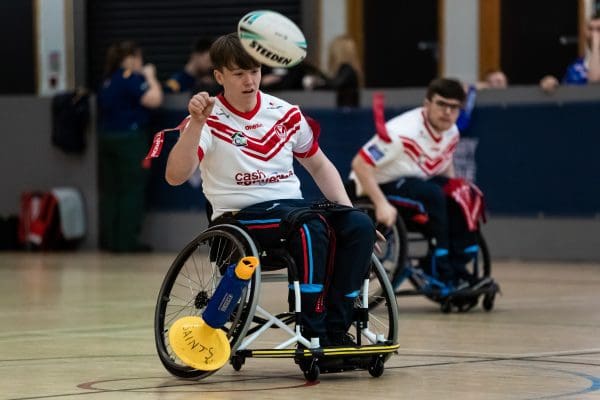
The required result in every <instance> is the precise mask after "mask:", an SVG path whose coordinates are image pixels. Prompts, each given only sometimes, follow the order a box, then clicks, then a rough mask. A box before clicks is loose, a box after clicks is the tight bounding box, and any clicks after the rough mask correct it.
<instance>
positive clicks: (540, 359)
mask: <svg viewBox="0 0 600 400" xmlns="http://www.w3.org/2000/svg"><path fill="white" fill-rule="evenodd" d="M599 353H600V351H599V350H597V349H594V350H592V351H576V352H554V353H538V354H533V355H525V356H517V357H490V356H474V355H469V354H454V355H450V354H420V353H419V354H417V353H415V354H406V353H404V354H402V355H406V356H416V357H423V356H427V357H435V356H437V357H455V358H475V359H474V360H460V361H445V362H437V363H427V364H416V365H404V366H386V369H408V368H422V367H435V366H446V365H460V364H474V363H488V362H502V361H530V362H533V363H550V364H553V363H554V364H556V363H563V364H564V363H569V364H574V365H585V366H590V365H591V366H597V367H600V364H588V363H580V362H575V361H572V362H565V361H562V360H559V361H556V360H547V359H545V358H546V357H568V356H577V355H596V354H599ZM402 355H400V356H402ZM138 356H139V355H138ZM72 358H77V357H72ZM32 361H33V360H32ZM536 368H541V369H545V370H554V371H559V372H563V373H567V374H571V375H576V376H578V377H582V378H584V379H587V380H589V381H590V382H591V385H590V386H589V387H587V388H585V389H582V390H578V391H575V392H569V393H562V394H553V395H549V396H545V397H535V398H532V399H536V400H542V399H554V398H558V397H563V396H575V395H580V394H586V393H591V392H595V391H598V390H600V377H595V376H593V375H588V374H584V373H579V372H575V371H565V370H558V369H551V368H543V367H536ZM294 377H297V375H293V376H292V375H284V376H281V377H279V378H294ZM135 379H164V377H137V378H126V379H111V380H104V381H92V382H86V383H82V384H79V385H77V386H78V387H79V388H82V389H86V390H90V391H89V392H78V393H63V394H56V395H42V396H34V397H18V398H13V399H9V400H35V399H48V398H56V397H63V396H64V397H67V396H80V395H90V394H97V393H107V392H143V393H152V392H154V391H156V390H157V389H163V388H169V387H182V386H198V385H203V386H208V385H215V384H223V383H228V381H227V380H225V381H217V382H206V381H202V382H193V383H189V382H188V381H186V382H185V383H184V382H181V383H177V384H172V385H160V386H148V387H138V388H126V389H100V388H95V387H94V385H95V384H98V383H105V382H117V381H126V380H135ZM268 379H273V377H272V376H270V377H245V378H242V379H241V380H244V381H249V380H256V381H260V380H268ZM233 380H234V381H237V382H239V381H240V378H239V377H238V378H234V379H233ZM316 384H318V381H317V382H315V383H313V385H316ZM305 386H312V385H306V382H305V383H304V384H302V385H292V386H285V387H275V388H260V389H247V388H246V389H244V390H240V391H245V392H248V391H265V390H279V389H291V388H300V387H305ZM234 391H236V390H230V389H228V390H215V391H211V390H209V391H206V392H211V393H227V392H234ZM160 392H161V393H186V392H187V391H182V390H178V391H174V392H165V391H164V390H160ZM193 392H194V393H196V392H197V391H193Z"/></svg>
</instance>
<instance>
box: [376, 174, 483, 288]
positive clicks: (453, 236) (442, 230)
mask: <svg viewBox="0 0 600 400" xmlns="http://www.w3.org/2000/svg"><path fill="white" fill-rule="evenodd" d="M447 182H448V178H446V177H441V176H436V177H433V178H431V179H428V180H424V179H420V178H411V177H408V178H400V179H398V180H397V181H394V182H389V183H385V184H382V185H380V187H381V190H382V191H383V192H384V193H385V194H386V196H387V197H388V200H390V202H391V203H392V204H394V202H395V201H394V200H397V202H398V203H401V202H402V200H409V201H416V202H418V203H421V204H422V207H423V209H424V211H426V212H427V215H428V216H429V222H428V223H429V229H430V231H431V234H432V237H433V239H434V242H433V243H434V247H435V251H434V256H437V261H438V262H437V267H438V271H439V275H440V277H441V278H442V279H443V280H447V281H452V280H455V279H457V278H464V277H465V276H464V275H465V274H466V270H465V264H466V262H467V261H468V260H469V259H470V258H471V254H472V253H470V252H469V250H468V249H469V248H472V246H473V245H475V244H476V243H477V238H476V232H471V231H469V229H468V227H467V223H466V221H465V218H464V216H463V214H462V211H461V209H460V207H459V205H458V204H457V203H456V202H455V201H454V200H452V199H451V198H449V197H448V196H446V194H445V193H444V191H443V187H444V185H445V184H446V183H447ZM465 250H466V251H465ZM434 262H435V261H434Z"/></svg>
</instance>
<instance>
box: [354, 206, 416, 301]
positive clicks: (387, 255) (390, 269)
mask: <svg viewBox="0 0 600 400" xmlns="http://www.w3.org/2000/svg"><path fill="white" fill-rule="evenodd" d="M355 207H357V208H359V209H361V210H364V211H365V212H366V213H367V214H368V215H369V217H371V220H373V221H375V207H374V206H373V204H371V203H368V202H367V203H362V202H357V203H356V204H355ZM381 233H382V234H384V236H385V238H386V242H385V243H381V242H378V244H379V250H377V249H375V255H376V256H377V259H378V260H379V261H380V262H381V265H382V266H383V269H384V270H385V273H386V275H387V277H388V279H389V281H390V282H391V285H392V288H397V287H398V286H400V284H401V283H402V281H403V280H404V278H405V276H404V275H405V274H404V270H405V267H406V261H407V254H408V247H407V242H408V240H407V233H406V227H405V225H404V221H403V220H402V218H398V219H397V220H396V224H395V225H394V226H392V227H391V228H389V229H388V230H387V231H386V232H381ZM369 292H372V294H373V296H372V297H373V299H374V300H375V301H377V300H380V299H382V297H381V296H380V295H381V294H382V293H383V292H382V287H381V286H379V285H378V282H377V281H372V282H371V286H370V289H369ZM376 305H377V303H373V304H369V307H372V306H376Z"/></svg>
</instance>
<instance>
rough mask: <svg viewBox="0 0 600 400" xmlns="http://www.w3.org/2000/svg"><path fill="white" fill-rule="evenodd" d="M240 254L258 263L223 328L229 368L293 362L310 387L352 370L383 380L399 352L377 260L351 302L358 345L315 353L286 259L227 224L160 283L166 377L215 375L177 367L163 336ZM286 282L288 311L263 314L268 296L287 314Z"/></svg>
mask: <svg viewBox="0 0 600 400" xmlns="http://www.w3.org/2000/svg"><path fill="white" fill-rule="evenodd" d="M244 256H255V257H258V258H259V260H260V265H259V267H257V269H256V271H255V273H254V275H253V277H252V278H251V280H250V283H249V285H248V287H247V288H246V289H244V291H243V292H242V295H241V297H240V300H239V302H238V303H237V305H236V307H235V308H234V311H233V313H232V314H231V316H230V318H229V320H228V321H227V322H226V324H225V326H224V327H223V328H222V329H223V330H224V331H225V333H226V336H227V338H228V340H229V343H230V345H231V358H230V360H229V362H230V364H231V365H232V367H233V369H234V370H236V371H239V370H240V369H241V368H242V366H243V365H244V363H245V361H246V359H247V358H253V357H254V358H293V359H294V361H295V362H296V364H298V365H299V367H300V369H301V370H302V372H303V373H304V376H305V378H306V379H307V380H308V381H315V380H317V379H318V377H319V374H320V373H329V372H341V371H349V370H357V369H363V370H364V369H366V370H368V372H369V373H370V375H372V376H373V377H378V376H380V375H382V374H383V372H384V363H385V361H387V360H388V359H389V358H390V357H391V355H392V353H394V352H395V351H396V350H397V349H398V347H399V345H398V340H397V336H398V311H397V304H396V297H395V295H394V291H393V288H392V286H391V284H390V282H389V280H388V276H387V274H386V272H385V271H384V268H383V266H382V265H381V263H380V261H379V259H378V258H377V257H375V256H374V255H373V256H372V259H371V266H370V268H369V276H366V277H365V280H364V284H363V287H362V289H361V294H360V295H359V296H358V298H357V301H356V304H355V313H354V316H355V322H354V323H353V325H354V328H355V329H356V346H336V347H333V346H332V347H316V346H315V343H312V344H311V341H309V340H307V339H305V338H304V337H303V336H302V335H301V318H300V317H301V312H302V310H301V306H300V286H299V283H298V282H299V281H298V278H297V276H296V268H295V264H294V261H293V259H292V258H291V256H290V255H289V253H287V252H286V251H284V250H281V249H259V248H258V247H257V245H256V244H255V242H254V241H253V240H252V238H251V236H250V235H249V234H248V232H247V231H246V230H245V229H244V228H243V227H242V226H239V225H236V224H233V223H232V224H229V223H224V224H217V225H214V226H212V227H209V228H208V229H206V230H205V231H204V232H202V233H201V234H200V235H199V236H198V237H196V238H195V239H194V240H193V241H192V242H190V243H189V244H188V245H187V246H186V247H185V248H184V249H183V250H182V251H181V252H180V253H179V254H178V255H177V257H176V258H175V260H174V261H173V263H172V265H171V267H170V269H169V271H168V272H167V274H166V276H165V278H164V281H163V283H162V286H161V288H160V292H159V295H158V301H157V304H156V310H155V316H154V330H155V342H156V348H157V351H158V355H159V358H160V360H161V362H162V363H163V365H164V366H165V368H166V369H167V370H168V371H169V372H170V373H171V374H173V375H175V376H177V377H180V378H188V379H201V378H205V377H207V376H209V375H211V374H212V373H214V372H215V371H203V370H198V369H194V368H192V367H190V366H188V365H186V364H185V363H183V361H182V360H181V359H179V358H178V357H177V356H176V354H175V352H174V351H173V349H172V348H171V346H170V344H169V339H168V333H169V329H170V327H171V326H172V325H173V324H174V322H175V321H176V320H178V319H179V318H181V317H185V316H198V315H201V313H202V311H203V310H204V308H205V307H206V305H207V304H208V301H209V300H210V298H211V296H212V295H213V293H214V291H215V288H216V287H217V286H218V283H219V281H220V279H221V277H222V275H223V273H224V272H225V269H226V268H227V266H229V265H231V264H232V263H236V262H237V261H238V260H239V259H240V258H241V257H244ZM281 270H284V272H286V273H281V272H280V271H281ZM277 282H279V283H277ZM289 283H291V284H292V285H293V288H294V296H295V299H296V301H295V309H294V310H293V312H292V311H289V310H286V311H281V310H278V311H268V310H267V309H266V306H263V305H261V299H262V298H265V297H271V298H275V299H276V300H275V301H273V300H272V301H271V302H270V304H271V305H272V304H273V303H275V304H282V303H285V304H286V308H287V302H282V301H281V298H282V297H283V298H287V294H286V293H287V292H288V291H289V289H288V285H289ZM267 286H268V289H267ZM276 290H281V293H279V292H277V293H276ZM350 330H351V331H353V328H352V327H351V329H350ZM267 332H269V335H266V334H267Z"/></svg>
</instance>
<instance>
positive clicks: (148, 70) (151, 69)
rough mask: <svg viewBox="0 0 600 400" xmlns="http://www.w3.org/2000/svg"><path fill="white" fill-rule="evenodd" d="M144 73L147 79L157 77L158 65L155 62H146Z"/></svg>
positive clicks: (143, 68)
mask: <svg viewBox="0 0 600 400" xmlns="http://www.w3.org/2000/svg"><path fill="white" fill-rule="evenodd" d="M142 74H143V75H144V76H145V77H146V79H149V78H155V77H156V67H155V66H154V64H146V65H144V66H143V67H142Z"/></svg>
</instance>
